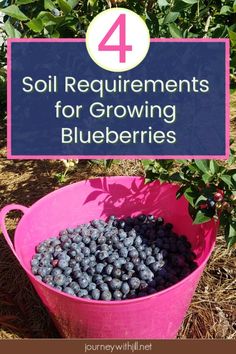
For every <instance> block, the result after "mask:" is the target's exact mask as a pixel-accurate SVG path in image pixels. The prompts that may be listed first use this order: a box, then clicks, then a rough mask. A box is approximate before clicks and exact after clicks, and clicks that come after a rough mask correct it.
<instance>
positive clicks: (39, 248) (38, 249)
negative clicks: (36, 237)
mask: <svg viewBox="0 0 236 354" xmlns="http://www.w3.org/2000/svg"><path fill="white" fill-rule="evenodd" d="M46 251H47V247H46V245H45V244H43V243H40V244H39V245H38V246H37V247H36V252H38V253H44V252H46Z"/></svg>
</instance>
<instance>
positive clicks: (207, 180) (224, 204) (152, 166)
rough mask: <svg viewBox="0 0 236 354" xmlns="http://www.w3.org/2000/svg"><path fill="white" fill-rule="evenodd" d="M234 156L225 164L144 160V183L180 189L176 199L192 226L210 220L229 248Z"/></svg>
mask: <svg viewBox="0 0 236 354" xmlns="http://www.w3.org/2000/svg"><path fill="white" fill-rule="evenodd" d="M235 163H236V155H235V151H234V150H233V149H231V157H230V159H229V160H227V161H226V162H224V163H223V162H220V161H216V160H143V165H144V168H145V171H146V181H147V182H151V181H153V180H156V179H158V180H160V181H161V182H170V183H175V184H178V185H179V189H178V191H177V194H176V197H177V198H180V197H181V196H182V195H184V196H185V198H186V199H187V200H188V202H189V213H190V215H191V217H192V218H193V222H194V223H195V224H201V223H204V222H207V221H209V220H211V219H212V218H213V219H215V220H216V221H219V223H220V225H221V226H222V227H223V228H224V234H225V239H226V242H227V245H228V247H231V246H233V245H234V244H236V168H235Z"/></svg>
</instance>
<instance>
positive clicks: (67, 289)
mask: <svg viewBox="0 0 236 354" xmlns="http://www.w3.org/2000/svg"><path fill="white" fill-rule="evenodd" d="M63 292H64V293H66V294H68V295H75V292H74V290H73V289H71V288H69V287H68V286H67V287H65V289H64V290H63Z"/></svg>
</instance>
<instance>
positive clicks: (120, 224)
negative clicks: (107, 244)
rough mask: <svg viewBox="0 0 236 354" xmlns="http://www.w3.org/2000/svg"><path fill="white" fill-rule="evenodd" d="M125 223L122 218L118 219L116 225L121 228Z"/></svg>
mask: <svg viewBox="0 0 236 354" xmlns="http://www.w3.org/2000/svg"><path fill="white" fill-rule="evenodd" d="M125 225H126V223H125V221H124V220H120V221H119V223H118V227H119V228H120V229H123V228H124V227H125Z"/></svg>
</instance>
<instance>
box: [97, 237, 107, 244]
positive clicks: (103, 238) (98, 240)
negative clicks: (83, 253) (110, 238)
mask: <svg viewBox="0 0 236 354" xmlns="http://www.w3.org/2000/svg"><path fill="white" fill-rule="evenodd" d="M97 243H98V244H99V245H102V244H103V243H106V237H104V236H99V237H98V239H97Z"/></svg>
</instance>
